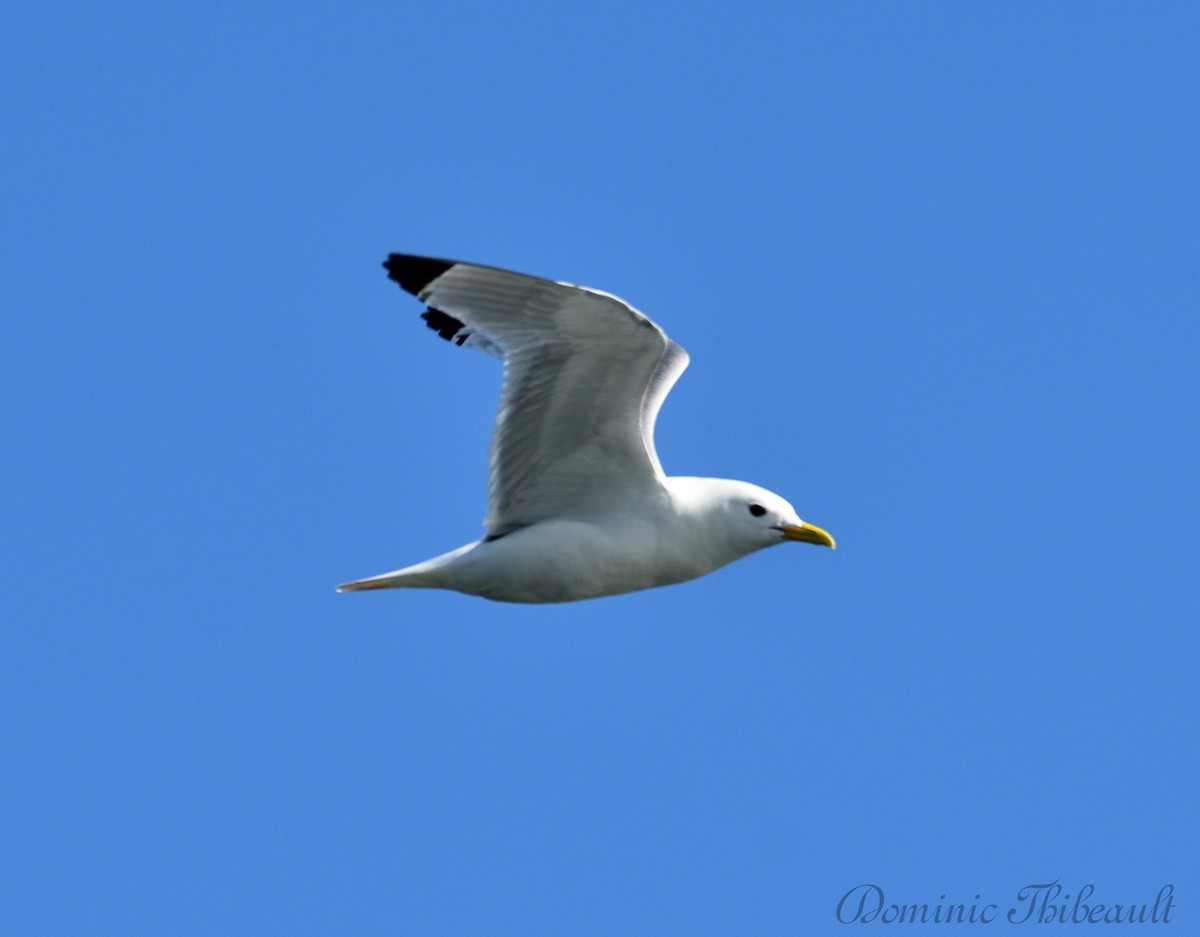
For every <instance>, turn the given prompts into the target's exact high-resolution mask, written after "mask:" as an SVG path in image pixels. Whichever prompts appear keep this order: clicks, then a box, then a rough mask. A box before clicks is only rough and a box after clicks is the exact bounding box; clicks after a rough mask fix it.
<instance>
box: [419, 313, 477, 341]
mask: <svg viewBox="0 0 1200 937" xmlns="http://www.w3.org/2000/svg"><path fill="white" fill-rule="evenodd" d="M421 318H422V319H424V320H425V324H426V325H427V326H429V327H430V328H431V329H433V330H434V331H435V332H437V333H438V335H440V336H441V337H442V338H444V339H445V340H446V341H448V342H454V344H456V345H461V344H462V343H463V342H465V341H466V340H467V339H468V338H470V337H471V333H470V332H464V331H463V323H462V320H461V319H456V318H454V316H451V315H447V314H446V313H444V312H442V310H440V309H434V308H433V307H432V306H430V307H429V308H428V309H427V310H425V311H424V312H423V313H421Z"/></svg>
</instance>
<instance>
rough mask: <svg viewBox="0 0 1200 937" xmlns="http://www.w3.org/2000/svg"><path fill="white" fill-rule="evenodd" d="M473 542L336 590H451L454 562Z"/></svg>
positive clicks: (346, 583)
mask: <svg viewBox="0 0 1200 937" xmlns="http://www.w3.org/2000/svg"><path fill="white" fill-rule="evenodd" d="M474 546H475V544H473V543H469V544H467V545H466V546H465V547H459V548H458V549H457V550H451V551H450V552H449V553H443V554H442V555H441V556H435V557H434V558H433V559H431V560H426V561H425V562H424V563H417V564H416V565H415V566H406V567H404V569H397V570H396V571H395V572H391V573H381V574H380V575H378V576H368V577H367V578H366V579H355V580H352V581H351V582H343V583H342V584H341V585H339V586H338V587H337V591H338V592H363V591H366V590H367V589H453V588H454V577H453V569H454V566H453V563H454V560H456V559H458V558H459V557H460V556H462V555H463V554H464V553H466V552H467V551H469V550H470V549H471V548H472V547H474Z"/></svg>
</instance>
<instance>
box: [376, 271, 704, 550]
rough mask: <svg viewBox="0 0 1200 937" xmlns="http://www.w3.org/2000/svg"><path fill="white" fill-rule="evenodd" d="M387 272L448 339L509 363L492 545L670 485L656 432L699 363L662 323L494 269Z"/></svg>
mask: <svg viewBox="0 0 1200 937" xmlns="http://www.w3.org/2000/svg"><path fill="white" fill-rule="evenodd" d="M384 266H385V267H386V268H387V270H388V275H389V276H390V277H391V278H392V279H393V280H395V281H396V282H397V283H399V284H400V285H401V286H402V287H403V288H404V289H406V290H408V292H410V293H413V294H414V295H416V296H417V297H418V298H419V299H421V300H422V301H424V302H425V303H427V304H428V306H429V310H428V311H427V312H426V313H425V315H424V317H425V319H426V322H427V324H428V325H429V326H430V327H431V328H434V329H435V330H436V331H437V332H438V334H439V335H441V336H442V337H443V338H446V339H448V340H450V341H452V342H454V343H455V344H458V345H462V346H464V347H467V348H475V349H477V350H480V351H483V352H485V353H489V354H492V355H495V356H497V357H501V358H503V360H504V387H503V389H502V391H501V394H500V403H499V407H498V410H497V414H496V426H495V430H494V431H493V434H492V441H491V447H490V452H489V463H490V472H489V481H488V514H487V517H486V519H485V521H484V526H485V528H486V529H487V532H488V535H489V536H490V537H499V536H503V535H504V534H505V533H508V532H509V531H511V530H514V529H516V528H518V527H523V526H525V525H527V524H533V523H537V522H538V521H541V520H546V519H549V518H553V517H564V516H565V517H579V518H586V517H588V516H591V515H594V514H596V513H599V512H603V511H604V510H605V509H606V508H607V507H609V506H612V505H616V504H624V503H628V500H629V499H630V497H631V496H632V495H634V494H635V493H639V492H642V493H644V492H645V491H646V490H647V489H649V488H651V487H658V486H661V483H662V478H663V472H662V466H661V464H660V462H659V459H658V455H657V453H656V452H655V449H654V439H653V434H654V424H655V420H656V418H657V415H658V410H659V407H660V406H661V405H662V402H663V399H664V398H665V397H666V395H667V393H668V392H669V391H670V389H671V387H672V386H673V385H674V383H675V381H676V380H677V379H678V377H679V375H680V374H681V373H682V372H683V369H684V368H685V367H687V362H688V357H687V353H686V352H685V351H684V350H683V349H682V348H680V347H679V346H678V345H676V344H675V343H674V342H671V341H670V340H669V339H668V338H667V336H666V335H665V334H664V333H663V331H662V329H660V328H659V327H658V326H657V325H655V324H654V323H653V322H651V321H650V319H648V318H646V316H644V315H642V314H641V313H640V312H638V311H637V310H636V309H634V308H633V307H632V306H630V305H628V304H627V303H625V302H623V301H622V300H620V299H618V298H617V297H615V296H611V295H609V294H607V293H602V292H599V291H598V290H590V289H586V288H583V287H578V286H573V285H571V284H568V283H559V282H555V281H553V280H544V279H541V278H538V277H531V276H527V275H525V274H520V273H513V272H511V271H507V270H499V269H496V268H493V267H483V266H479V265H475V264H465V263H461V262H458V261H447V260H436V259H433V258H424V257H412V256H410V255H406V254H392V255H390V256H389V257H388V260H387V261H386V262H385V264H384Z"/></svg>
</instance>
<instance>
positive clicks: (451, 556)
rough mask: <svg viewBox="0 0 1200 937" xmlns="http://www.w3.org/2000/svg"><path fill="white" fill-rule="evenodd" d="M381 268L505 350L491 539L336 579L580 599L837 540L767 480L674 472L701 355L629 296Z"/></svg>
mask: <svg viewBox="0 0 1200 937" xmlns="http://www.w3.org/2000/svg"><path fill="white" fill-rule="evenodd" d="M384 267H385V268H387V271H388V276H389V277H390V278H391V279H393V280H395V281H396V282H397V283H399V284H400V286H401V287H403V288H404V289H405V290H407V291H408V292H409V293H412V294H413V295H414V296H416V297H417V298H418V299H420V300H422V301H423V302H424V303H425V304H426V305H427V306H428V309H427V310H426V311H425V312H424V313H422V315H421V318H422V319H424V320H425V322H426V324H427V325H428V326H429V327H430V328H431V329H434V330H435V331H436V332H437V333H438V335H440V336H441V337H442V338H444V339H447V340H449V341H451V342H453V343H454V344H455V345H462V346H464V347H466V348H475V349H478V350H479V351H483V352H486V353H488V354H491V355H495V356H496V357H498V358H501V359H503V361H504V388H503V390H502V392H501V394H500V406H499V411H498V412H497V415H496V427H495V430H494V432H493V434H492V441H491V448H490V453H489V466H490V469H489V479H488V510H487V517H486V518H485V519H484V528H485V536H484V537H483V539H482V540H477V541H475V542H474V543H469V544H467V545H466V546H463V547H459V548H458V549H457V550H452V551H451V552H449V553H444V554H442V555H441V556H437V557H434V558H433V559H431V560H426V561H425V562H423V563H418V564H416V565H415V566H408V567H405V568H404V569H399V570H396V571H395V572H391V573H384V574H383V575H379V576H371V577H370V578H368V579H358V580H356V581H354V582H347V583H343V584H342V585H340V586H338V587H337V588H338V591H339V592H353V591H359V590H363V589H388V588H397V587H416V588H427V589H453V590H457V591H459V592H465V593H468V594H470V595H479V596H483V597H485V598H489V599H496V600H499V601H503V602H569V601H573V600H576V599H588V598H594V597H596V596H602V595H615V594H617V593H621V592H632V591H634V590H636V589H648V588H650V587H651V586H663V585H667V584H670V583H675V582H683V581H685V580H688V579H695V578H696V577H697V576H703V575H705V574H706V573H710V572H712V571H713V570H714V569H717V568H718V567H721V566H724V565H725V564H726V563H731V562H733V561H734V560H736V559H740V558H741V557H743V556H747V555H748V554H750V553H753V552H754V551H756V550H760V549H762V548H763V547H769V546H774V545H775V544H777V543H783V542H784V541H785V540H799V541H803V542H806V543H815V544H821V545H824V546H828V547H832V546H833V545H834V541H833V538H832V537H831V536H830V535H829V534H828V533H826V532H825V531H824V530H822V529H821V528H820V527H817V526H815V525H813V524H807V523H805V522H804V521H802V520H800V518H799V517H797V516H796V511H795V510H794V509H793V508H792V506H791V505H790V504H788V502H787V501H785V500H784V499H783V498H781V497H779V495H776V494H773V493H772V492H770V491H767V490H766V489H764V488H759V487H758V486H757V485H751V484H749V483H748V482H742V481H731V480H729V479H723V478H690V477H668V476H667V475H665V474H664V473H663V470H662V465H661V464H660V463H659V461H658V455H657V453H656V452H655V450H654V421H655V418H656V417H657V416H658V410H659V407H660V406H661V405H662V402H663V399H664V398H665V397H666V396H667V392H668V391H670V389H671V387H672V385H674V383H675V381H676V379H677V378H678V377H679V375H680V374H682V373H683V369H684V368H686V367H687V364H688V355H687V352H685V351H684V350H683V349H682V348H680V347H679V346H678V345H676V344H675V343H674V342H672V341H671V340H670V339H668V338H667V336H666V334H665V333H664V332H663V330H662V329H660V328H659V327H658V326H657V325H655V324H654V323H653V322H651V321H650V320H649V319H648V318H646V316H644V315H642V314H641V313H640V312H638V311H637V310H636V309H634V308H633V307H632V306H630V305H629V304H627V303H625V302H623V301H622V300H620V299H618V298H617V297H615V296H612V295H610V294H608V293H602V292H600V291H599V290H593V289H587V288H586V287H580V286H572V285H571V284H569V283H558V282H555V281H553V280H543V279H540V278H538V277H531V276H526V275H525V274H521V273H512V272H510V271H507V270H499V269H496V268H494V267H483V266H479V265H477V264H467V263H460V262H458V261H453V260H437V259H434V258H429V257H414V256H411V255H408V254H391V255H390V256H389V257H388V259H387V260H386V261H385V262H384Z"/></svg>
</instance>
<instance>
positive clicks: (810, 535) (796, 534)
mask: <svg viewBox="0 0 1200 937" xmlns="http://www.w3.org/2000/svg"><path fill="white" fill-rule="evenodd" d="M779 529H780V530H782V531H783V539H784V540H802V541H803V542H804V543H815V544H817V545H819V546H823V547H829V549H831V550H832V549H834V547H835V546H836V544H835V543H834V541H833V538H832V537H831V536H829V533H828V531H824V530H822V529H821V528H820V527H818V526H817V525H816V524H805V523H804V522H803V521H801V523H800V525H799V526H798V527H795V526H791V525H789V526H787V527H780V528H779Z"/></svg>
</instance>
